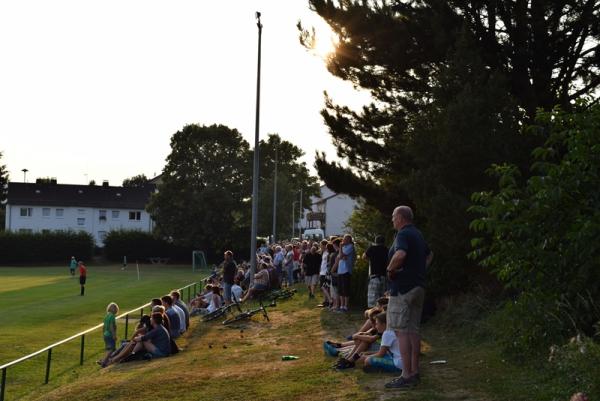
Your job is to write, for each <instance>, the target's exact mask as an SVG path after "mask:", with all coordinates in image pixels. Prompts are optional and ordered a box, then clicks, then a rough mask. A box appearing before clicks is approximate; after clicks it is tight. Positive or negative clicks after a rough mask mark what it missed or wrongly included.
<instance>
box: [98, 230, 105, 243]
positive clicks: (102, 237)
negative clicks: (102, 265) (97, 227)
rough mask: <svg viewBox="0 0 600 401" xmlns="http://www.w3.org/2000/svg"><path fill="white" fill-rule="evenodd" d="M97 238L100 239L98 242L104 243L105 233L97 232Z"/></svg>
mask: <svg viewBox="0 0 600 401" xmlns="http://www.w3.org/2000/svg"><path fill="white" fill-rule="evenodd" d="M98 238H99V239H100V241H102V242H104V240H105V239H106V231H98Z"/></svg>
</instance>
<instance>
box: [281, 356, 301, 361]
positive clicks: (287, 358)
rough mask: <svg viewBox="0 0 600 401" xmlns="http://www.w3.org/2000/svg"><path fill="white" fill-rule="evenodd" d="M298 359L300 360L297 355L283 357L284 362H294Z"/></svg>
mask: <svg viewBox="0 0 600 401" xmlns="http://www.w3.org/2000/svg"><path fill="white" fill-rule="evenodd" d="M296 359H300V358H299V357H297V356H296V355H284V356H282V357H281V360H282V361H293V360H296Z"/></svg>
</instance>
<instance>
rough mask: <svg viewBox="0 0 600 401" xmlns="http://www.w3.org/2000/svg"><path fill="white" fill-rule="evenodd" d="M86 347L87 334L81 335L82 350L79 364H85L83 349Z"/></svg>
mask: <svg viewBox="0 0 600 401" xmlns="http://www.w3.org/2000/svg"><path fill="white" fill-rule="evenodd" d="M84 349H85V334H82V335H81V351H80V352H79V364H80V365H83V350H84Z"/></svg>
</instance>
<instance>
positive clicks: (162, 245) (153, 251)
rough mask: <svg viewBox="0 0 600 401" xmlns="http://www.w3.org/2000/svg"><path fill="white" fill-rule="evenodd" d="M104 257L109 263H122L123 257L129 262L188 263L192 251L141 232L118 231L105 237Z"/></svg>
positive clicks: (111, 232)
mask: <svg viewBox="0 0 600 401" xmlns="http://www.w3.org/2000/svg"><path fill="white" fill-rule="evenodd" d="M104 255H105V256H106V258H107V259H108V260H111V261H122V260H123V256H127V260H128V261H129V262H133V261H135V260H145V259H148V258H153V257H160V258H170V259H172V260H177V261H187V262H189V261H190V260H191V257H192V250H191V249H188V248H185V247H180V246H176V245H174V244H172V243H170V242H168V241H165V240H163V239H160V238H156V237H155V236H154V235H152V234H150V233H146V232H143V231H137V230H118V231H109V232H108V234H107V235H106V238H105V239H104Z"/></svg>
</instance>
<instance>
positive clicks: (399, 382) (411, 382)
mask: <svg viewBox="0 0 600 401" xmlns="http://www.w3.org/2000/svg"><path fill="white" fill-rule="evenodd" d="M416 385H417V382H416V380H415V379H414V376H412V377H409V378H408V379H407V378H404V377H402V376H400V377H397V378H395V379H394V380H392V381H391V382H389V383H385V388H393V389H399V390H406V389H409V388H412V387H414V386H416Z"/></svg>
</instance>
